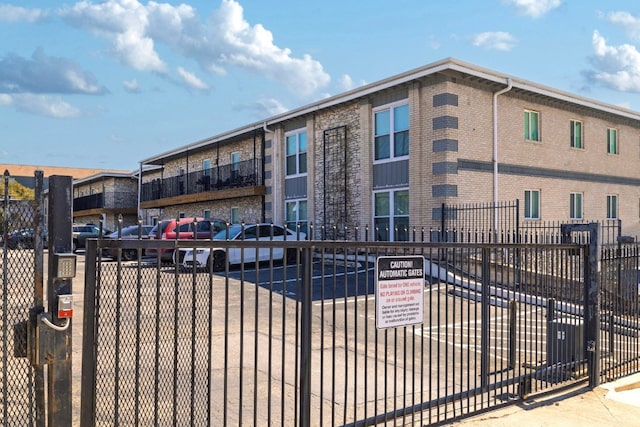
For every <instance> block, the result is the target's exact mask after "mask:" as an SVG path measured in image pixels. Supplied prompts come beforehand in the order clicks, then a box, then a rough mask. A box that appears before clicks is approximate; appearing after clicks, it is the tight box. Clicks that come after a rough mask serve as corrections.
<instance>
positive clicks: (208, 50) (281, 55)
mask: <svg viewBox="0 0 640 427" xmlns="http://www.w3.org/2000/svg"><path fill="white" fill-rule="evenodd" d="M58 13H59V14H60V16H62V17H63V18H64V19H65V20H66V22H68V23H69V24H70V25H73V26H75V27H78V28H81V29H83V30H85V31H88V32H90V33H92V34H96V35H98V36H100V37H104V38H106V39H107V40H109V42H110V43H111V53H112V55H113V56H114V57H115V58H116V59H117V60H119V61H120V62H122V63H123V64H125V65H127V66H130V67H132V68H135V69H136V70H141V71H153V72H157V73H161V74H166V73H167V66H166V63H165V61H164V60H163V59H162V58H161V57H160V53H159V52H158V50H157V44H163V45H166V46H167V47H169V48H170V49H171V51H172V52H173V53H175V54H178V55H181V56H183V57H184V58H188V59H192V60H194V61H196V62H197V63H198V64H199V65H200V67H201V68H202V70H204V71H206V72H208V73H212V74H217V75H225V74H226V73H227V72H228V68H229V67H237V68H240V69H243V70H245V71H249V72H251V73H254V74H257V75H261V76H266V77H267V78H269V79H271V80H274V81H277V82H279V83H280V84H282V85H283V86H285V87H287V88H288V89H289V90H290V91H291V92H293V93H295V94H298V95H302V96H308V95H311V94H312V93H314V92H315V91H317V90H318V89H321V88H323V87H325V86H327V85H328V84H329V82H330V77H329V75H328V74H327V73H326V72H325V71H324V70H323V67H322V64H320V63H319V62H318V61H316V60H314V59H313V58H312V57H311V56H310V55H302V56H301V57H294V56H293V55H292V52H291V51H290V50H289V49H287V48H281V47H278V46H276V45H275V44H274V40H273V35H272V33H271V32H270V31H269V30H267V29H266V28H264V26H262V25H261V24H255V25H251V24H250V23H249V22H247V21H246V20H245V18H244V12H243V8H242V6H241V5H240V4H239V3H238V2H237V1H236V0H222V4H221V6H220V8H219V9H217V10H215V11H213V13H212V14H211V16H210V17H209V19H208V20H207V21H206V22H205V23H203V22H202V21H201V20H200V17H199V16H198V15H197V13H196V11H195V10H194V9H193V8H192V7H191V6H188V5H185V4H181V5H178V6H173V5H170V4H167V3H156V2H149V3H147V4H146V5H144V4H142V3H140V1H138V0H106V1H104V2H101V3H99V4H92V3H89V2H86V1H83V2H78V3H76V4H75V5H73V6H72V7H65V8H62V9H59V10H58ZM181 77H182V78H183V79H184V76H181Z"/></svg>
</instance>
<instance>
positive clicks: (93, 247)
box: [80, 239, 98, 427]
mask: <svg viewBox="0 0 640 427" xmlns="http://www.w3.org/2000/svg"><path fill="white" fill-rule="evenodd" d="M97 246H98V243H97V242H96V241H94V240H92V239H89V240H87V248H86V251H85V265H84V271H85V273H84V309H83V315H84V316H83V320H82V327H83V329H82V382H81V385H80V387H81V390H82V406H81V408H80V425H81V426H82V427H91V426H95V412H96V364H97V357H98V356H97V352H98V344H97V343H98V340H97V336H96V331H97V326H96V322H97V318H98V317H97V313H96V282H97V277H98V274H97V269H96V265H97V264H96V259H97V253H98V250H97Z"/></svg>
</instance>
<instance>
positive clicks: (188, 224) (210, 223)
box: [147, 218, 227, 261]
mask: <svg viewBox="0 0 640 427" xmlns="http://www.w3.org/2000/svg"><path fill="white" fill-rule="evenodd" d="M226 227H227V224H226V222H224V221H221V220H219V219H204V218H195V221H194V218H180V220H179V221H177V222H176V220H175V219H170V220H165V221H160V222H159V223H158V224H157V225H156V226H155V227H154V228H153V230H151V232H150V233H149V238H150V239H151V240H154V239H157V240H175V239H193V237H194V234H195V237H196V239H210V238H211V236H212V235H214V234H216V233H217V232H219V231H220V230H224V229H226ZM212 228H213V230H212ZM158 252H159V253H160V258H161V259H162V260H163V261H172V260H173V249H171V248H161V249H155V248H153V249H152V248H150V249H148V250H147V255H157V254H158Z"/></svg>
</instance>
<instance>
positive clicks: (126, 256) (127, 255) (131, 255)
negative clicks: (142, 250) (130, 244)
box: [122, 249, 138, 261]
mask: <svg viewBox="0 0 640 427" xmlns="http://www.w3.org/2000/svg"><path fill="white" fill-rule="evenodd" d="M122 259H123V260H125V261H133V260H134V259H138V251H137V250H136V249H125V250H123V251H122Z"/></svg>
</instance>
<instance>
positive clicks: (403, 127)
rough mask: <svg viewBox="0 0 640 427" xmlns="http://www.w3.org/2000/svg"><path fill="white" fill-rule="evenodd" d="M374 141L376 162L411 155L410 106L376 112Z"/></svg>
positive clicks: (399, 106)
mask: <svg viewBox="0 0 640 427" xmlns="http://www.w3.org/2000/svg"><path fill="white" fill-rule="evenodd" d="M373 141H374V142H373V145H374V147H373V151H374V160H375V161H383V160H389V159H395V158H398V157H407V156H408V155H409V104H407V103H403V104H396V105H395V106H390V107H383V108H381V109H376V110H374V135H373Z"/></svg>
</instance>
